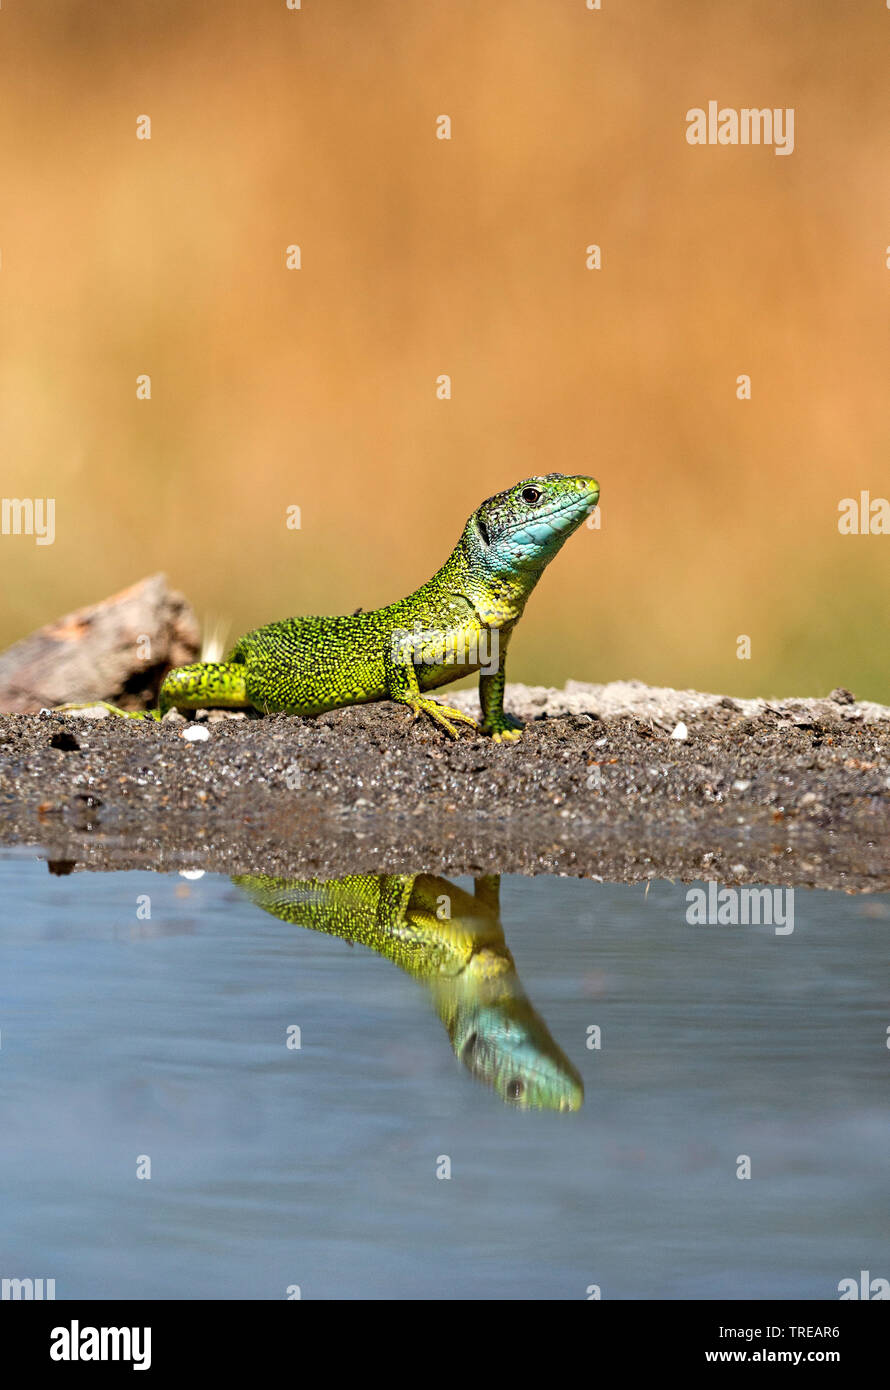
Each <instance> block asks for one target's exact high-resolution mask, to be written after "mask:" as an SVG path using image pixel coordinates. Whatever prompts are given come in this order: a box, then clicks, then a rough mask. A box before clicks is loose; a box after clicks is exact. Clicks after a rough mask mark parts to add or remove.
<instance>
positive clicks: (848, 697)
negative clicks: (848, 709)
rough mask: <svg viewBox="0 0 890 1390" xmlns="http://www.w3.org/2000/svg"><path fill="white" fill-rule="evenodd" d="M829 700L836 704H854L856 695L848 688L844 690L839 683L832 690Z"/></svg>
mask: <svg viewBox="0 0 890 1390" xmlns="http://www.w3.org/2000/svg"><path fill="white" fill-rule="evenodd" d="M828 698H829V700H833V701H834V703H835V704H836V705H855V703H856V696H855V695H854V694H853V693H852V692H851V691H849V690H845V689H844V687H843V686H842V685H839V686H838V687H837V689H836V690H832V692H831V694H830V695H829V697H828Z"/></svg>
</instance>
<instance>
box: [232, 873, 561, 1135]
mask: <svg viewBox="0 0 890 1390" xmlns="http://www.w3.org/2000/svg"><path fill="white" fill-rule="evenodd" d="M232 882H233V883H235V884H237V885H238V887H239V888H243V889H244V891H245V892H246V893H247V894H248V896H249V897H250V898H252V900H253V901H254V902H255V903H256V904H257V906H258V907H261V908H263V910H264V911H265V912H270V913H271V914H272V916H273V917H278V918H280V919H281V920H282V921H284V922H293V923H294V924H295V925H297V926H301V927H309V928H311V929H312V930H313V931H320V932H325V933H327V934H328V935H329V936H339V937H343V938H344V940H346V941H349V942H359V943H361V945H363V946H367V947H369V948H370V949H371V950H372V951H377V952H378V953H379V954H380V955H382V956H385V957H386V958H387V959H388V960H391V961H392V962H393V963H394V964H395V965H398V966H399V967H400V968H401V969H402V970H405V971H407V972H408V974H409V975H412V976H413V977H414V978H415V979H417V980H420V981H421V982H422V983H423V984H425V985H426V987H427V988H428V989H429V991H430V994H431V996H432V1000H433V1004H434V1006H435V1008H436V1012H437V1013H438V1014H439V1017H440V1018H441V1020H442V1022H443V1023H444V1025H445V1028H446V1030H447V1032H448V1037H449V1039H450V1042H451V1046H452V1048H453V1049H454V1054H455V1056H456V1057H457V1058H458V1059H459V1060H460V1061H461V1062H462V1063H463V1064H464V1066H465V1067H466V1068H467V1069H468V1070H469V1071H470V1072H471V1073H472V1075H473V1076H474V1077H475V1078H476V1079H477V1080H478V1081H482V1082H484V1083H485V1084H486V1085H488V1086H491V1087H492V1088H493V1089H494V1090H495V1091H497V1093H498V1095H499V1096H500V1097H501V1099H502V1100H503V1101H505V1102H506V1103H507V1104H508V1105H514V1106H516V1107H517V1108H519V1109H523V1110H530V1109H536V1110H579V1109H580V1107H581V1105H582V1104H583V1100H584V1085H583V1083H582V1081H581V1077H580V1076H579V1074H578V1072H577V1071H576V1069H575V1067H574V1066H573V1065H572V1063H571V1062H570V1061H569V1060H568V1058H567V1057H566V1056H565V1054H564V1053H563V1052H562V1051H561V1049H560V1048H559V1047H558V1045H557V1044H556V1043H555V1042H554V1040H553V1038H552V1036H551V1035H550V1032H549V1030H548V1028H547V1025H546V1024H545V1023H544V1021H543V1020H542V1019H541V1018H540V1016H539V1015H538V1014H537V1013H536V1012H535V1010H534V1008H533V1007H532V1005H531V1004H530V1003H529V1000H528V998H527V997H526V995H525V992H524V991H523V989H522V986H521V984H520V983H519V978H518V976H517V974H516V966H515V965H514V963H513V957H512V956H511V955H510V952H509V950H508V949H507V945H506V942H505V941H504V931H503V927H502V926H501V920H500V907H499V897H500V880H499V878H498V877H497V876H496V875H486V876H483V877H481V878H477V879H476V880H475V892H474V894H472V895H471V894H469V893H465V892H464V891H463V889H461V888H458V887H457V886H456V885H455V884H453V883H449V882H448V880H447V879H444V878H434V877H433V876H431V875H428V874H380V875H377V874H350V875H349V876H348V877H346V878H340V879H329V880H322V879H303V880H300V879H284V878H270V877H268V876H267V875H265V874H243V875H240V876H239V877H237V878H234V879H233V880H232Z"/></svg>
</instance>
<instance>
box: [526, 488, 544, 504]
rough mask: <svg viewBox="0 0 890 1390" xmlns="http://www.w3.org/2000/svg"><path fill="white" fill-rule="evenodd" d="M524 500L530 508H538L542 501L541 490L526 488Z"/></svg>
mask: <svg viewBox="0 0 890 1390" xmlns="http://www.w3.org/2000/svg"><path fill="white" fill-rule="evenodd" d="M522 500H523V502H527V503H528V505H529V506H530V507H536V506H537V505H538V503H539V502H540V500H541V489H540V488H539V487H524V488H523V489H522Z"/></svg>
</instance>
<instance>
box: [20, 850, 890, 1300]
mask: <svg viewBox="0 0 890 1390" xmlns="http://www.w3.org/2000/svg"><path fill="white" fill-rule="evenodd" d="M457 882H458V883H459V885H460V886H462V887H463V888H464V889H466V890H468V891H472V886H473V885H472V881H471V880H458V881H457ZM145 895H147V896H148V898H150V912H151V917H150V919H149V920H147V919H146V918H145V912H146V902H145ZM0 904H2V907H0V914H2V928H0V1029H2V1047H0V1126H2V1140H0V1188H2V1193H3V1202H2V1216H0V1276H2V1277H19V1278H20V1277H32V1278H38V1277H43V1278H54V1279H55V1281H56V1296H57V1298H65V1297H78V1298H80V1297H84V1298H101V1297H118V1298H143V1297H144V1298H195V1297H209V1298H236V1297H246V1298H259V1299H283V1298H285V1297H287V1291H288V1289H289V1288H292V1286H294V1285H299V1287H300V1289H301V1291H302V1296H303V1297H304V1298H368V1297H372V1298H373V1297H415V1298H450V1297H462V1298H479V1299H487V1298H552V1299H583V1298H585V1297H587V1290H588V1288H589V1287H590V1286H593V1285H597V1286H599V1288H600V1289H601V1291H602V1297H603V1298H647V1297H656V1298H682V1299H690V1298H724V1297H725V1298H755V1299H757V1298H768V1297H776V1298H791V1297H802V1298H813V1299H824V1298H829V1299H830V1298H836V1297H837V1285H838V1282H839V1280H841V1279H843V1278H845V1277H854V1278H856V1279H857V1280H858V1278H859V1273H860V1271H861V1270H869V1271H870V1272H871V1275H872V1276H875V1275H878V1276H883V1277H890V1260H888V1254H887V1250H888V1247H887V1219H886V1212H887V1195H886V1194H887V1177H888V1147H890V1146H888V1134H890V1131H888V1119H887V1073H888V1065H890V1055H888V1047H887V1040H888V1035H887V1026H888V1022H890V1019H888V1013H887V1000H886V984H887V975H886V967H885V960H886V954H887V952H886V946H887V938H888V932H890V897H887V896H884V897H870V898H855V897H851V896H845V895H841V894H829V893H822V892H804V891H802V890H798V891H797V893H796V895H795V919H794V931H793V933H791V934H786V935H777V934H776V933H775V931H774V930H773V929H772V928H770V927H758V926H747V927H742V926H739V927H723V926H690V925H689V924H688V923H687V921H686V889H685V887H683V886H681V885H671V884H667V883H655V884H653V885H652V886H651V888H650V891H649V893H648V895H646V894H645V892H644V890H643V889H642V888H640V887H627V886H621V885H614V884H599V883H592V882H582V881H577V880H571V879H546V878H540V879H522V878H505V879H504V880H503V881H502V883H501V918H502V922H503V927H504V932H505V935H506V940H507V943H508V946H509V948H510V951H511V952H512V955H513V957H514V959H515V962H516V967H517V970H518V975H519V978H520V980H521V982H522V985H523V987H524V989H525V991H526V993H527V995H528V997H529V999H530V1001H531V1004H532V1006H533V1008H534V1010H536V1011H537V1013H538V1014H539V1015H540V1016H541V1017H542V1019H543V1020H544V1021H545V1022H546V1026H547V1027H548V1028H549V1030H550V1033H551V1034H552V1036H553V1039H554V1040H555V1043H556V1044H557V1045H558V1048H559V1049H561V1050H562V1052H564V1053H565V1056H566V1058H567V1059H568V1061H569V1063H570V1064H572V1065H573V1066H574V1067H575V1068H577V1070H578V1072H580V1074H581V1076H582V1078H583V1082H584V1088H585V1092H586V1094H585V1098H584V1103H583V1106H582V1107H581V1109H580V1110H577V1111H576V1112H574V1113H569V1112H563V1113H557V1112H550V1111H540V1110H523V1109H518V1108H516V1106H515V1105H511V1104H509V1103H507V1102H506V1101H505V1100H504V1099H502V1098H501V1096H500V1095H499V1094H498V1093H497V1092H496V1091H495V1090H494V1089H492V1088H491V1087H488V1086H485V1085H482V1084H479V1082H478V1081H477V1080H475V1079H474V1078H473V1077H472V1076H471V1075H470V1074H469V1072H468V1070H467V1068H466V1067H464V1066H461V1065H460V1063H459V1062H458V1061H456V1060H455V1055H454V1053H453V1051H452V1047H451V1045H450V1044H449V1038H448V1034H447V1032H446V1029H445V1026H444V1025H443V1022H442V1019H441V1018H440V1017H439V1016H438V1015H437V1013H436V1010H435V1008H434V1007H433V1001H432V998H431V995H430V992H429V990H428V989H427V988H426V987H425V986H424V985H423V983H422V982H421V981H419V980H418V979H413V978H411V976H410V975H409V974H407V973H405V972H404V971H402V970H400V969H399V968H397V966H396V965H394V964H393V963H392V962H391V961H390V960H386V959H383V958H382V957H381V956H379V955H376V954H374V953H373V952H371V951H370V950H367V949H365V948H364V947H362V946H354V947H353V946H350V945H349V944H347V942H345V941H343V940H341V939H338V938H336V937H329V936H325V935H322V934H320V933H319V932H317V931H312V930H307V929H306V928H304V927H299V926H294V925H292V924H290V923H288V922H285V921H282V920H279V919H277V918H275V917H273V916H270V915H269V914H268V913H267V912H264V911H262V910H261V909H260V908H259V907H258V906H256V905H255V903H253V902H251V901H250V900H249V898H248V897H247V896H246V895H245V893H244V892H243V891H242V890H241V889H239V888H236V887H235V886H234V885H233V884H232V883H230V882H229V881H228V880H226V879H223V878H218V877H214V876H212V875H206V876H205V877H203V878H201V879H200V880H197V881H186V880H185V879H183V878H182V877H180V876H169V877H168V876H161V875H157V874H151V873H119V874H105V875H102V874H92V873H82V872H77V873H72V874H69V875H67V876H62V877H56V876H51V875H50V874H49V873H48V872H47V866H46V864H45V863H44V862H42V861H40V860H39V859H38V858H37V857H36V855H31V854H28V855H13V854H10V853H6V854H5V855H2V856H0ZM138 912H141V913H142V916H141V917H140V916H138V915H137V913H138ZM292 1025H296V1026H297V1027H298V1028H299V1029H300V1041H301V1047H300V1048H299V1050H297V1049H295V1048H293V1047H290V1048H289V1047H288V1046H287V1045H286V1040H287V1036H288V1032H287V1030H288V1028H289V1027H290V1026H292ZM592 1025H595V1026H597V1027H599V1028H600V1029H601V1041H602V1045H601V1047H600V1049H598V1050H596V1049H591V1048H589V1047H588V1046H587V1041H588V1036H589V1035H588V1029H589V1028H590V1027H591V1026H592ZM292 1036H293V1035H292ZM740 1155H749V1156H750V1160H751V1178H750V1179H749V1180H744V1179H739V1178H738V1177H737V1176H736V1174H737V1168H738V1164H737V1160H738V1158H739V1156H740ZM140 1156H147V1157H148V1158H150V1161H151V1177H150V1179H141V1180H140V1179H139V1178H137V1162H138V1161H139V1158H140ZM443 1157H445V1158H447V1159H448V1160H450V1164H451V1178H450V1179H448V1180H440V1179H439V1178H437V1176H436V1172H437V1165H438V1166H439V1167H440V1168H441V1167H442V1161H441V1160H442V1158H443Z"/></svg>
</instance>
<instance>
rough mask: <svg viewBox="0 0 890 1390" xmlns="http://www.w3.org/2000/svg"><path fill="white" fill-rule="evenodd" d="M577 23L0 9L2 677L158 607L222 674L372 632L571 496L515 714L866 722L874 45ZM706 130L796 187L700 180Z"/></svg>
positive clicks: (529, 1)
mask: <svg viewBox="0 0 890 1390" xmlns="http://www.w3.org/2000/svg"><path fill="white" fill-rule="evenodd" d="M603 5H604V8H603V9H602V10H601V11H599V12H590V11H588V10H587V9H586V7H585V5H584V3H583V0H547V3H546V4H544V3H541V0H485V3H480V0H441V3H435V2H434V0H429V3H426V0H424V3H421V2H420V0H339V3H338V2H337V0H329V2H327V3H326V2H325V0H304V8H303V9H302V10H301V11H299V12H294V11H289V10H288V9H287V8H286V5H285V0H275V3H270V2H269V0H262V2H260V0H256V2H255V3H251V4H250V5H247V4H243V3H240V0H238V3H236V2H235V0H215V3H213V4H201V3H183V0H177V2H176V3H174V2H173V0H152V3H151V4H147V3H134V0H116V3H114V4H107V3H106V4H99V3H95V2H93V3H86V0H83V2H82V3H74V2H72V0H29V2H28V4H27V5H25V4H20V3H14V2H13V0H10V3H8V4H7V3H4V5H3V8H2V10H0V77H2V86H0V103H2V113H3V119H2V121H0V173H2V177H0V252H2V270H0V324H2V336H0V458H2V484H0V493H2V495H3V496H7V497H9V496H13V497H21V496H32V497H34V496H53V497H55V498H56V533H57V538H56V542H55V544H54V545H53V546H50V547H38V546H36V545H35V544H34V541H33V539H31V538H27V537H22V536H18V537H15V536H3V537H0V591H2V594H3V603H2V611H0V643H2V644H6V643H8V642H11V641H13V640H14V639H16V638H17V637H19V636H22V635H23V634H24V633H26V632H27V631H29V630H30V629H31V628H33V627H34V626H37V625H38V624H40V623H42V622H44V621H47V620H49V619H51V618H53V617H55V616H57V615H58V614H60V613H61V612H63V611H66V610H68V609H70V608H73V607H75V606H77V605H80V604H82V603H86V602H90V601H93V600H97V599H99V598H102V597H104V596H105V595H107V594H109V593H111V592H113V591H114V590H116V589H119V588H122V587H123V586H125V585H126V584H128V583H130V582H132V581H134V580H136V579H137V578H140V577H141V576H143V575H145V574H147V573H150V572H152V571H155V570H157V569H163V570H165V571H166V573H167V575H168V577H169V579H170V581H171V583H172V584H174V585H175V586H176V587H178V588H181V589H183V590H184V591H185V592H186V593H187V594H188V595H189V597H190V598H191V599H192V601H193V602H194V603H195V605H196V607H197V608H198V610H199V612H201V613H204V612H211V613H225V614H226V615H227V616H228V617H229V618H230V620H231V625H232V628H231V630H232V635H233V636H234V635H237V633H238V632H240V631H242V630H244V629H246V628H248V627H252V626H256V625H258V624H259V623H262V622H266V621H269V620H271V619H273V618H278V617H284V616H287V615H290V614H292V613H299V612H339V611H349V610H352V609H353V608H355V607H357V606H358V605H362V606H363V607H365V608H368V607H374V606H377V605H378V604H380V603H383V602H386V601H389V600H391V599H394V598H397V597H400V596H401V595H402V594H404V593H406V592H408V591H409V590H411V589H413V588H414V587H416V586H417V584H419V583H420V582H422V581H423V580H424V579H426V578H428V577H429V575H430V574H431V573H432V570H433V568H434V567H436V566H438V564H439V563H441V561H442V560H443V559H444V557H445V555H446V554H447V552H448V551H449V549H450V548H451V546H452V545H453V543H454V541H455V540H456V538H457V535H458V534H459V531H460V529H461V526H462V525H463V522H464V520H465V519H466V516H467V515H468V514H469V512H470V511H472V510H473V509H474V508H475V506H476V505H477V504H478V502H479V501H481V500H482V498H483V497H486V496H488V495H490V494H491V493H492V492H495V491H498V490H500V489H501V488H502V487H505V486H507V485H509V484H510V483H512V482H515V481H517V480H518V479H520V478H522V477H524V476H526V475H529V474H532V473H535V472H546V471H549V470H556V471H560V472H592V473H594V474H595V475H596V476H597V477H598V478H599V479H600V482H601V485H602V515H603V529H602V531H601V532H588V531H582V532H581V533H579V535H578V536H576V537H574V538H573V539H572V541H571V542H570V543H569V545H568V546H567V547H566V549H565V550H564V551H563V553H562V554H561V555H560V557H559V558H558V560H557V561H556V562H555V564H554V566H553V567H552V569H551V570H550V571H549V572H548V574H547V575H546V576H545V578H544V580H543V581H542V583H541V586H540V589H539V591H538V592H537V593H536V595H535V597H534V598H533V599H532V601H531V603H530V605H529V609H528V612H527V614H526V617H525V618H524V619H523V623H522V625H521V627H520V630H519V632H518V634H517V637H516V639H515V641H514V644H513V647H512V650H511V662H510V676H511V678H513V679H526V680H530V681H533V682H561V681H562V680H564V679H565V678H566V677H568V676H574V677H577V678H580V679H588V680H605V679H612V678H616V677H630V676H636V677H639V678H641V679H644V680H648V681H651V682H655V683H666V684H674V685H681V686H685V685H696V686H699V687H701V688H710V689H721V690H727V691H730V692H732V693H738V694H753V693H761V694H767V695H769V694H789V693H806V694H818V693H822V692H825V691H827V690H829V689H830V688H831V687H832V686H833V685H837V684H845V685H849V686H850V687H851V688H852V689H853V690H854V691H855V692H856V693H857V695H859V696H861V697H866V696H868V697H871V698H877V699H884V700H890V676H888V654H887V645H888V644H887V612H888V601H890V585H888V576H890V537H883V536H858V537H856V536H854V537H843V536H840V535H839V534H838V530H837V518H838V510H837V507H838V502H839V500H840V499H841V498H843V497H846V496H856V495H857V494H858V493H859V491H860V489H862V488H868V489H870V491H871V493H872V495H873V496H877V495H883V496H887V495H890V467H888V442H890V440H888V436H890V332H888V321H890V314H888V306H890V271H888V269H887V268H886V263H885V248H886V247H887V246H888V244H890V177H888V169H890V11H888V10H886V9H885V8H884V7H883V6H882V5H881V4H879V3H878V0H874V3H867V4H866V3H859V0H856V3H845V4H844V5H835V4H829V3H821V2H817V0H790V3H783V4H779V5H777V4H776V3H775V0H753V2H752V3H747V4H736V3H709V4H704V3H699V2H698V0H688V3H673V4H670V5H666V4H664V3H656V0H641V3H621V0H603ZM712 98H713V99H716V100H717V101H718V102H720V104H721V105H727V106H735V107H741V106H767V105H768V106H782V107H789V106H793V107H794V108H795V112H796V120H795V142H796V144H795V150H794V153H793V154H792V155H790V156H789V157H777V156H776V155H775V154H774V153H773V151H772V149H770V148H768V147H767V148H750V147H749V148H742V147H738V148H719V147H718V148H711V147H708V148H697V147H690V146H689V145H688V144H687V143H686V140H685V129H686V124H685V113H686V110H687V109H688V108H689V107H692V106H706V104H707V102H708V100H709V99H712ZM143 113H145V114H148V115H150V116H151V119H152V139H151V141H150V142H144V141H137V139H136V138H135V136H136V118H137V116H138V115H140V114H143ZM441 113H447V114H448V115H450V117H451V118H452V122H453V139H452V140H451V141H450V142H445V141H439V140H436V139H435V120H436V117H437V116H438V115H439V114H441ZM294 242H296V243H299V245H300V246H301V248H302V254H303V269H302V270H300V271H292V272H288V271H287V270H286V269H285V248H286V246H287V245H288V244H290V243H294ZM591 242H596V243H598V244H599V245H600V246H601V247H602V249H603V268H602V270H601V271H598V272H597V271H588V270H587V269H586V267H585V256H584V251H585V247H586V246H587V245H588V244H589V243H591ZM143 372H147V373H150V375H151V378H152V393H153V399H152V400H151V401H150V402H139V401H137V400H136V395H135V389H136V377H137V375H138V374H139V373H143ZM742 372H746V373H749V374H750V375H751V377H752V381H753V399H752V400H751V401H750V402H739V401H738V400H737V399H736V395H735V380H736V377H737V376H738V375H739V374H740V373H742ZM440 373H449V374H450V375H451V376H452V379H453V383H454V397H453V399H452V400H451V401H448V402H441V401H438V400H437V399H436V396H435V380H436V377H437V376H438V375H439V374H440ZM290 504H297V505H299V506H300V508H301V509H302V516H303V528H302V530H300V531H291V530H288V529H287V528H286V526H285V511H286V508H287V506H288V505H290ZM743 633H744V634H748V635H749V636H750V637H751V641H752V659H751V660H750V661H739V660H738V659H737V657H736V639H737V637H738V635H739V634H743Z"/></svg>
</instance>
